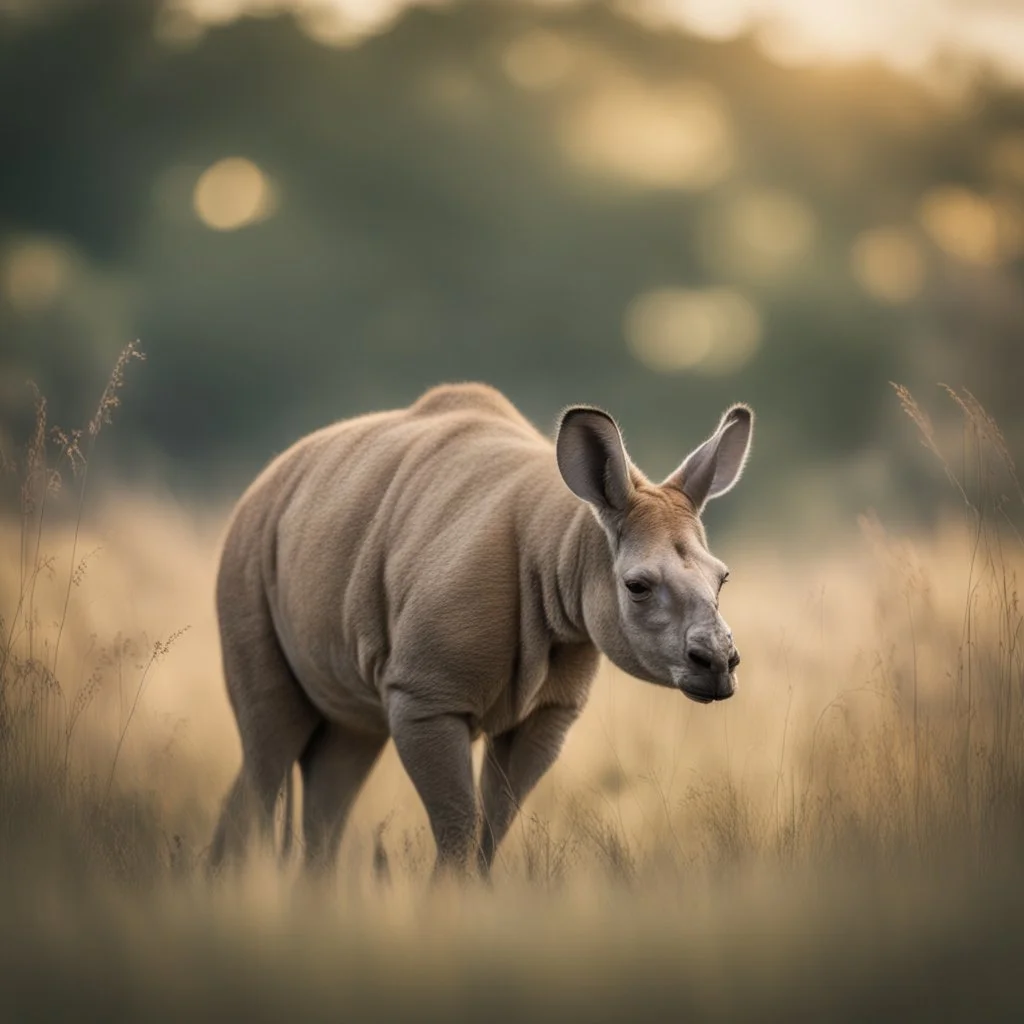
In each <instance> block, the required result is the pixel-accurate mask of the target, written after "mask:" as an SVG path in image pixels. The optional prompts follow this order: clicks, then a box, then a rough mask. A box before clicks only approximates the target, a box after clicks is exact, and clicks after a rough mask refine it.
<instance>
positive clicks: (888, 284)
mask: <svg viewBox="0 0 1024 1024" xmlns="http://www.w3.org/2000/svg"><path fill="white" fill-rule="evenodd" d="M850 267H851V269H852V271H853V276H854V278H855V279H856V281H857V283H858V284H859V285H860V286H861V288H863V289H864V291H865V292H867V294H868V295H870V296H871V298H873V299H875V300H876V301H878V302H883V303H886V304H888V305H896V304H898V303H901V302H909V301H910V300H911V299H913V298H914V297H915V296H916V295H918V293H919V292H920V291H921V287H922V285H923V284H924V269H925V268H924V258H923V257H922V255H921V249H920V246H919V245H918V244H917V242H916V241H914V237H913V235H912V234H911V233H910V232H909V231H906V230H904V229H903V228H874V229H872V230H871V231H864V232H861V234H859V235H858V236H857V238H856V239H855V241H854V243H853V248H852V249H851V251H850Z"/></svg>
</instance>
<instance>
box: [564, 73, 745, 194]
mask: <svg viewBox="0 0 1024 1024" xmlns="http://www.w3.org/2000/svg"><path fill="white" fill-rule="evenodd" d="M562 142H563V146H564V149H565V152H566V155H567V156H568V157H569V159H570V160H571V161H572V162H574V163H575V164H577V165H578V166H580V167H582V168H584V169H586V170H588V171H591V172H595V173H600V174H604V175H607V176H611V177H615V178H618V179H620V180H622V181H625V182H627V183H629V184H631V185H635V186H639V187H646V188H672V189H690V190H696V189H704V188H708V187H709V186H711V185H714V184H715V183H716V182H718V181H720V180H721V179H722V178H723V177H725V175H726V174H727V173H728V171H729V169H730V167H731V164H732V159H733V142H732V133H731V130H730V126H729V117H728V111H727V108H726V104H725V100H724V98H723V97H722V96H721V95H720V94H719V92H718V91H717V90H715V89H714V88H713V87H712V86H710V85H708V84H707V83H704V82H696V81H694V82H689V83H685V84H684V83H681V84H675V85H650V84H647V83H645V82H642V81H640V80H639V79H637V78H634V77H632V76H629V75H627V74H625V73H622V72H620V73H615V74H612V75H611V76H609V78H608V79H607V80H606V81H604V82H603V83H602V84H600V85H599V86H598V87H597V88H596V89H595V91H594V92H593V93H591V95H590V96H588V97H587V98H586V99H585V100H584V101H583V103H582V104H581V105H580V106H578V107H577V108H576V109H574V110H573V111H572V112H571V114H570V116H569V118H568V119H567V121H566V124H565V126H564V133H563V138H562Z"/></svg>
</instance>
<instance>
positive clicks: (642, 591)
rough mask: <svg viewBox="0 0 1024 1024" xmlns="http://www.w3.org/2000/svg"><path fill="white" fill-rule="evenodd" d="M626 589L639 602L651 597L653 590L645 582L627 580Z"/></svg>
mask: <svg viewBox="0 0 1024 1024" xmlns="http://www.w3.org/2000/svg"><path fill="white" fill-rule="evenodd" d="M626 589H627V590H628V591H629V593H630V596H631V597H633V598H635V599H636V600H638V601H642V600H643V599H644V598H645V597H650V596H651V588H650V587H649V586H648V585H647V584H646V583H645V582H644V581H643V580H626Z"/></svg>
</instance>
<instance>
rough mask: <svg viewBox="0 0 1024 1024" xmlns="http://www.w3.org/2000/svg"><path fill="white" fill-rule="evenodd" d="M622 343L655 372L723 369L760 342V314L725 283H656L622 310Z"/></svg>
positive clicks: (743, 360)
mask: <svg viewBox="0 0 1024 1024" xmlns="http://www.w3.org/2000/svg"><path fill="white" fill-rule="evenodd" d="M623 326H624V330H625V334H626V344H627V345H628V346H629V349H630V351H631V352H632V353H633V355H634V356H635V357H636V358H637V359H638V360H639V361H640V362H641V363H643V364H644V366H646V367H647V368H648V369H651V370H654V371H656V372H658V373H681V372H684V371H687V370H692V371H695V372H699V373H706V374H729V373H735V372H736V371H737V370H739V369H741V368H742V367H743V366H745V365H746V364H747V363H748V362H749V361H750V360H751V359H752V358H753V356H754V353H755V352H756V351H757V349H758V346H759V344H760V341H761V318H760V316H759V314H758V311H757V308H756V307H755V306H754V305H753V303H751V302H750V301H749V300H748V299H747V298H745V297H744V296H743V295H741V294H740V293H739V292H737V291H734V290H733V289H731V288H707V289H700V290H694V289H686V288H658V289H653V290H651V291H647V292H644V293H642V294H641V295H638V296H637V297H636V298H635V299H633V301H632V302H631V303H630V304H629V307H628V308H627V310H626V316H625V322H624V325H623Z"/></svg>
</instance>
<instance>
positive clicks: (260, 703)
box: [212, 385, 751, 872]
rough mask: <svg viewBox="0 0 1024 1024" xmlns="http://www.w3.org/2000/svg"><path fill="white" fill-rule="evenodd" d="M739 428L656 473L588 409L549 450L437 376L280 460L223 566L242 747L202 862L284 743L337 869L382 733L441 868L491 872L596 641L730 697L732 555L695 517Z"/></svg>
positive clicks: (274, 785)
mask: <svg viewBox="0 0 1024 1024" xmlns="http://www.w3.org/2000/svg"><path fill="white" fill-rule="evenodd" d="M750 425H751V417H750V413H749V410H746V409H745V407H740V406H737V407H734V408H733V409H731V410H730V411H729V412H728V413H727V414H726V416H725V417H724V418H723V421H722V424H721V425H720V427H719V430H718V431H717V432H716V434H715V435H713V436H712V437H711V438H710V439H709V440H708V441H707V442H705V444H704V445H702V446H701V447H700V448H698V449H697V450H696V451H695V452H694V453H693V454H692V455H691V456H690V457H689V459H688V460H686V462H684V463H683V465H682V466H681V467H680V469H679V470H678V471H677V473H676V474H674V475H673V477H670V478H669V480H668V481H666V482H665V483H664V484H662V485H654V484H651V483H649V482H648V481H647V480H646V478H644V477H643V475H642V474H641V473H640V472H639V470H637V469H636V468H635V467H634V466H633V465H632V464H631V463H630V462H629V460H628V457H627V456H626V454H625V450H624V448H623V447H622V442H621V438H620V435H619V433H618V429H617V428H616V427H615V424H614V422H613V421H612V420H611V418H610V417H608V416H607V415H606V414H604V413H601V412H600V411H599V410H595V409H591V408H588V407H577V408H575V409H570V410H568V411H567V412H566V413H565V414H564V416H563V418H562V421H561V426H560V431H559V436H558V448H557V452H556V450H555V447H554V446H553V445H552V443H551V441H550V440H548V439H547V438H545V437H544V436H543V435H542V434H540V433H539V432H538V431H537V430H536V429H535V428H534V427H533V426H532V425H531V424H530V423H529V422H528V421H527V420H526V419H525V418H524V417H523V416H522V415H520V413H519V412H518V411H517V410H516V409H515V408H514V406H513V405H512V404H511V403H510V402H509V401H508V400H507V399H505V398H504V397H503V396H502V395H501V394H499V393H498V392H497V391H495V390H494V389H492V388H489V387H486V386H484V385H447V386H443V387H439V388H435V389H433V390H432V391H429V392H427V393H426V394H425V395H424V396H423V397H422V398H421V399H420V400H419V401H417V402H416V403H415V404H414V405H412V406H410V407H409V408H407V409H402V410H396V411H391V412H384V413H376V414H371V415H367V416H362V417H359V418H356V419H352V420H347V421H343V422H341V423H338V424H336V425H334V426H331V427H328V428H326V429H324V430H321V431H319V432H317V433H315V434H312V435H310V436H309V437H307V438H305V439H304V440H302V441H300V442H299V443H298V444H296V445H295V446H293V447H292V448H291V449H289V450H288V451H286V452H285V453H284V454H283V455H281V456H280V457H279V458H277V459H276V460H275V461H274V462H273V463H272V464H271V465H270V466H269V467H268V468H267V469H266V470H265V471H264V472H263V473H262V474H261V475H260V477H259V478H258V479H257V480H256V481H255V483H254V484H253V485H252V486H251V487H250V488H249V490H248V491H247V492H246V494H245V495H244V496H243V497H242V499H241V501H240V502H239V504H238V507H237V509H236V511H235V514H234V517H233V519H232V521H231V524H230V526H229V529H228V534H227V538H226V541H225V545H224V550H223V555H222V560H221V566H220V573H219V576H218V581H217V610H218V617H219V622H220V630H221V641H222V648H223V658H224V670H225V677H226V682H227V688H228V694H229V696H230V699H231V705H232V708H233V710H234V712H235V716H236V719H237V722H238V728H239V732H240V734H241V739H242V750H243V765H242V769H241V771H240V773H239V776H238V778H237V780H236V781H235V783H234V786H233V787H232V789H231V792H230V793H229V794H228V797H227V799H226V801H225V806H224V810H223V813H222V817H221V821H220V823H219V825H218V829H217V833H216V835H215V837H214V843H213V848H212V861H213V863H214V864H219V863H220V862H221V861H222V860H223V859H224V858H225V857H226V856H227V855H229V854H231V853H234V852H241V849H242V847H243V846H244V843H245V839H246V835H247V832H248V830H249V827H250V825H251V823H252V822H253V821H256V822H258V823H259V825H260V829H261V831H262V833H263V834H264V835H265V836H267V835H269V834H270V832H271V831H272V821H273V808H274V804H275V801H276V799H277V796H278V793H279V791H280V788H281V785H282V782H284V781H285V779H286V778H290V772H291V768H292V765H293V764H294V763H295V762H296V761H298V762H299V765H300V768H301V773H302V780H303V833H304V839H305V857H306V861H307V864H308V865H309V867H310V868H312V869H321V870H322V869H323V868H325V867H328V866H330V865H331V864H332V863H333V860H334V858H335V855H336V852H337V847H338V844H339V842H340V838H341V834H342V829H343V827H344V822H345V818H346V816H347V813H348V810H349V808H350V807H351V804H352V802H353V800H354V799H355V797H356V795H357V793H358V791H359V788H360V787H361V785H362V783H363V781H364V780H365V778H366V776H367V775H368V774H369V772H370V769H371V768H372V767H373V764H374V762H375V761H376V759H377V757H378V756H379V754H380V752H381V750H382V749H383V747H384V745H385V743H386V742H387V740H388V738H389V737H390V738H393V739H394V741H395V744H396V746H397V749H398V753H399V756H400V758H401V760H402V763H403V765H404V766H405V768H406V770H407V771H408V773H409V775H410V777H411V778H412V781H413V783H414V784H415V786H416V789H417V792H418V793H419V795H420V797H421V799H422V800H423V802H424V805H425V806H426V809H427V812H428V815H429V817H430V822H431V827H432V830H433V833H434V837H435V840H436V842H437V848H438V865H439V866H440V867H446V866H453V867H463V866H465V865H466V863H467V861H468V859H469V856H470V853H471V851H472V848H473V846H474V844H478V845H477V850H478V862H479V866H480V868H481V870H483V871H485V872H486V871H487V870H489V868H490V865H491V861H492V859H493V857H494V852H495V849H496V847H497V844H498V843H499V842H500V841H501V838H502V837H503V836H504V835H505V833H506V832H507V830H508V827H509V825H510V824H511V822H512V820H513V817H514V815H515V812H516V810H517V809H518V806H519V803H520V802H521V801H522V799H523V798H524V797H525V796H526V794H527V793H528V792H529V791H530V789H532V787H533V786H534V785H535V784H536V782H537V781H538V780H539V779H540V777H541V776H542V775H543V774H544V772H545V771H546V770H547V769H548V767H550V765H551V764H552V763H553V761H554V760H555V758H556V757H557V754H558V752H559V750H560V749H561V745H562V741H563V739H564V736H565V733H566V731H567V729H568V728H569V726H570V725H571V723H572V722H573V721H574V720H575V718H576V717H577V716H578V714H579V712H580V711H581V710H582V708H583V706H584V704H585V702H586V699H587V695H588V692H589V689H590V684H591V680H592V678H593V675H594V673H595V670H596V668H597V663H598V658H599V653H600V652H604V653H605V654H606V655H608V657H610V658H611V660H612V661H614V662H615V663H616V664H617V665H619V666H620V667H621V668H623V669H624V670H625V671H627V672H629V673H631V674H633V675H636V676H638V677H640V678H643V679H647V680H649V681H651V682H656V683H660V684H663V685H670V686H676V687H678V688H680V689H682V690H683V691H684V692H686V693H687V694H688V695H689V696H691V697H693V698H694V699H697V700H701V701H706V700H711V699H721V698H723V697H726V696H729V695H730V694H731V692H732V690H733V688H734V676H733V670H734V668H735V663H736V662H737V661H738V656H736V655H735V648H734V647H733V645H732V637H731V634H730V633H729V632H728V628H727V627H726V626H725V624H724V622H723V621H722V620H721V619H720V617H719V616H718V613H717V594H718V587H719V586H720V584H721V580H722V578H723V577H724V575H725V573H724V567H723V566H722V565H721V563H720V562H718V561H717V560H716V559H714V557H713V556H712V555H710V553H709V552H708V551H707V544H706V539H705V537H704V532H703V528H702V527H701V524H700V520H699V511H700V508H701V507H702V505H703V503H704V501H705V500H706V499H707V498H708V497H712V496H714V495H715V494H716V493H721V492H722V491H724V490H726V489H728V487H730V486H731V485H732V483H733V482H734V481H735V478H736V477H737V476H738V475H739V472H740V470H741V469H742V465H743V460H744V459H745V457H746V451H747V445H748V443H749V435H750ZM709 453H710V454H709ZM723 467H724V468H723ZM567 484H568V486H566V485H567ZM716 488H717V489H716ZM581 498H582V499H583V500H581ZM638 574H639V575H638ZM638 588H642V592H641V590H640V589H638ZM480 735H483V736H485V737H486V739H487V757H486V758H485V760H484V768H483V772H482V777H481V780H480V790H481V797H482V811H483V820H484V828H483V831H482V835H479V831H480V830H479V827H478V823H479V810H478V804H479V803H480V801H478V799H477V793H476V786H475V784H474V779H473V771H472V760H471V743H472V741H473V740H474V739H475V738H477V737H478V736H480ZM478 836H479V838H478Z"/></svg>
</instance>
